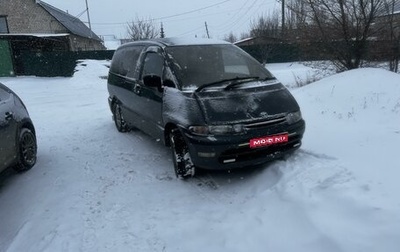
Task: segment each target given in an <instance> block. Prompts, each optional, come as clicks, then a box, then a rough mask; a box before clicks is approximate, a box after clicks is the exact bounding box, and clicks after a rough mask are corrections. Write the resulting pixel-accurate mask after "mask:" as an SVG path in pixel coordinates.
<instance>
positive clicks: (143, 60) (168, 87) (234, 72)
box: [107, 38, 305, 178]
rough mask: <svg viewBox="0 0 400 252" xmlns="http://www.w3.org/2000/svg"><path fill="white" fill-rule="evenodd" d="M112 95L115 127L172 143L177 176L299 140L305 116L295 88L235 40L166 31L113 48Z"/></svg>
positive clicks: (268, 154)
mask: <svg viewBox="0 0 400 252" xmlns="http://www.w3.org/2000/svg"><path fill="white" fill-rule="evenodd" d="M107 86H108V91H109V98H108V102H109V105H110V109H111V112H112V114H113V119H114V122H115V125H116V128H117V129H118V131H120V132H126V131H129V130H130V129H133V128H136V129H139V130H141V131H143V132H145V133H146V134H148V135H150V136H152V137H154V138H155V139H161V140H162V141H163V142H164V144H165V145H167V146H170V147H171V150H172V157H173V161H174V168H175V173H176V175H177V177H179V178H186V177H190V176H193V175H194V174H195V170H196V168H203V169H234V168H241V167H247V166H254V165H257V164H261V163H265V162H267V161H270V160H274V159H277V158H280V157H283V156H286V155H287V154H290V153H292V152H293V151H294V150H296V149H298V148H299V147H300V146H301V139H302V137H303V134H304V131H305V122H304V120H303V118H302V116H301V112H300V108H299V105H298V104H297V102H296V100H295V99H294V97H293V96H292V95H291V94H290V92H289V91H288V90H287V89H286V88H285V87H284V86H283V85H282V84H281V83H280V82H279V81H278V80H277V79H276V78H275V77H274V76H273V75H272V74H271V73H270V72H269V71H268V70H267V69H266V68H265V67H264V66H262V65H261V64H260V63H259V62H258V61H256V60H255V59H254V58H252V57H251V56H250V55H249V54H247V53H246V52H244V51H243V50H242V49H240V48H238V47H236V46H234V45H232V44H231V43H228V42H224V41H219V40H212V39H183V38H168V39H155V40H147V41H137V42H132V43H128V44H125V45H122V46H120V47H119V48H118V49H117V50H116V52H115V53H114V56H113V59H112V62H111V66H110V70H109V75H108V85H107Z"/></svg>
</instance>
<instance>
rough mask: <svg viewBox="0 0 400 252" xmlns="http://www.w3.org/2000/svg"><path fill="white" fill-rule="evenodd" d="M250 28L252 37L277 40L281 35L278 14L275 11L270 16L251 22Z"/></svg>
mask: <svg viewBox="0 0 400 252" xmlns="http://www.w3.org/2000/svg"><path fill="white" fill-rule="evenodd" d="M250 26H251V28H250V29H251V30H250V35H251V36H252V37H269V38H277V37H280V34H281V30H280V28H279V27H280V23H279V13H278V12H276V11H275V12H274V13H273V14H272V15H270V16H260V17H258V18H257V19H256V20H253V21H252V22H251V24H250Z"/></svg>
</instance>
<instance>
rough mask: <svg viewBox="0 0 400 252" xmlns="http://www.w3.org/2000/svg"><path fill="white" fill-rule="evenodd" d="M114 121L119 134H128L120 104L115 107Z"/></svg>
mask: <svg viewBox="0 0 400 252" xmlns="http://www.w3.org/2000/svg"><path fill="white" fill-rule="evenodd" d="M112 112H113V119H114V122H115V127H116V128H117V130H118V131H119V132H127V131H128V126H127V125H126V122H125V119H124V116H123V115H122V111H121V107H120V106H119V104H118V103H114V105H113V111H112Z"/></svg>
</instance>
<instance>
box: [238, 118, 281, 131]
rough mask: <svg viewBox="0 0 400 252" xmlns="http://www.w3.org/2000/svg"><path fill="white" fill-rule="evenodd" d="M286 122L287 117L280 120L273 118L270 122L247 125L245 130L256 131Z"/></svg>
mask: <svg viewBox="0 0 400 252" xmlns="http://www.w3.org/2000/svg"><path fill="white" fill-rule="evenodd" d="M285 121H286V117H285V116H281V117H278V118H273V119H270V120H266V121H261V122H255V123H247V124H245V125H244V127H245V128H247V129H255V128H262V127H265V126H271V125H274V124H280V123H283V122H285Z"/></svg>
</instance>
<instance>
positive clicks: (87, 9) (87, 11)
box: [85, 0, 92, 31]
mask: <svg viewBox="0 0 400 252" xmlns="http://www.w3.org/2000/svg"><path fill="white" fill-rule="evenodd" d="M85 1H86V13H87V18H88V23H89V29H90V31H92V24H91V23H90V15H89V5H88V1H87V0H85Z"/></svg>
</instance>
